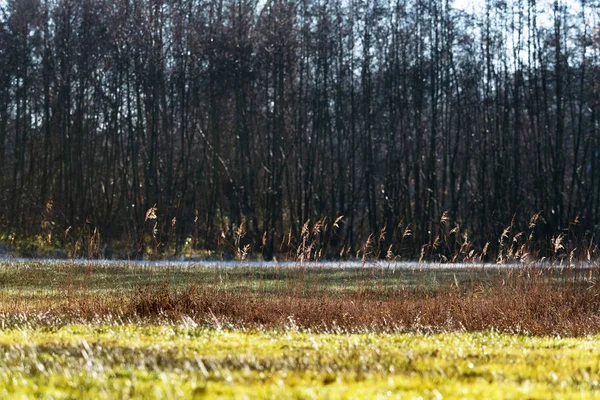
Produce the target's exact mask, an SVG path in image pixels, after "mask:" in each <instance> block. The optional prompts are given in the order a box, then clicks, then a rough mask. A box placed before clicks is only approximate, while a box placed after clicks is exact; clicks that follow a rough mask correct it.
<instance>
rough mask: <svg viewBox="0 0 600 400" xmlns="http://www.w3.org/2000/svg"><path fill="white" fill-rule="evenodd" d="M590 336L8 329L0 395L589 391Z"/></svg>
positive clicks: (594, 360)
mask: <svg viewBox="0 0 600 400" xmlns="http://www.w3.org/2000/svg"><path fill="white" fill-rule="evenodd" d="M599 345H600V337H598V336H593V337H581V338H563V339H561V338H556V337H527V336H517V335H503V334H498V333H490V332H488V333H472V334H469V333H446V334H436V335H422V334H373V333H363V334H342V333H319V334H315V333H310V332H297V331H291V330H287V331H256V330H248V331H230V330H217V329H207V328H201V327H195V326H190V325H184V324H164V325H133V324H132V325H66V326H62V327H52V326H45V327H42V326H40V327H35V328H33V327H15V328H10V329H5V330H4V331H3V334H2V335H1V336H0V347H1V348H2V353H3V356H2V357H1V359H0V387H1V389H0V395H2V396H3V397H6V396H15V397H16V396H22V395H25V396H29V397H35V396H42V397H47V398H50V397H55V398H68V397H73V396H75V397H84V398H91V397H99V398H102V397H104V398H115V397H117V398H119V397H121V398H123V397H125V398H129V397H138V398H161V397H165V396H166V397H188V398H193V397H201V396H206V397H207V398H213V397H219V396H221V397H234V398H272V397H276V398H376V397H381V398H386V397H390V396H391V397H401V398H406V397H412V396H417V395H420V396H424V397H426V398H436V397H440V396H442V397H444V398H464V397H467V398H481V397H482V396H483V397H486V398H490V397H496V398H522V397H529V398H552V397H555V398H557V397H563V398H564V397H575V396H576V397H578V398H594V397H597V396H599V395H600V388H599V386H598V382H599V381H600V346H599Z"/></svg>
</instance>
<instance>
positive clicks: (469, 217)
mask: <svg viewBox="0 0 600 400" xmlns="http://www.w3.org/2000/svg"><path fill="white" fill-rule="evenodd" d="M0 7H1V8H2V9H1V10H0V188H1V190H0V233H1V234H2V235H3V237H4V239H5V240H8V239H7V238H14V237H15V236H17V237H44V238H49V237H50V235H53V239H52V240H54V241H57V242H59V243H66V242H68V241H74V240H75V238H76V237H78V236H77V235H78V234H80V233H81V232H82V231H84V230H88V231H92V230H95V231H96V232H99V235H100V237H101V240H102V242H103V243H104V244H105V245H108V246H109V247H110V246H111V244H112V243H113V242H117V241H118V242H120V243H130V244H131V248H139V244H140V243H144V240H145V239H144V238H146V237H147V235H148V231H149V222H148V220H147V218H146V217H147V211H148V210H149V209H151V208H152V207H153V206H156V209H157V211H156V214H157V215H158V219H157V220H156V221H157V225H156V232H155V239H154V240H155V241H156V243H161V244H162V246H165V248H166V247H169V248H170V249H173V250H176V251H181V249H182V247H183V246H184V244H186V243H187V245H188V246H193V247H194V248H196V249H218V248H219V247H220V246H221V247H222V246H223V243H230V242H231V240H232V238H233V237H234V236H235V234H234V232H235V230H236V228H237V227H239V226H240V225H241V224H244V226H245V229H246V230H247V231H248V233H247V234H246V235H245V236H244V238H243V241H244V243H248V244H250V245H251V246H252V248H253V250H255V251H262V252H263V254H264V255H265V256H266V257H268V258H270V257H271V256H272V255H273V254H276V253H277V252H278V251H280V249H281V243H282V242H283V243H287V244H291V245H292V246H295V245H298V243H300V241H301V236H302V234H303V232H302V231H303V227H304V225H305V222H306V221H308V220H310V221H312V222H313V223H314V222H315V221H317V220H319V219H321V220H322V218H325V217H326V218H327V220H326V221H327V222H326V223H324V225H325V224H328V225H329V227H330V229H328V230H325V229H323V230H322V231H321V232H319V233H318V236H319V237H320V240H321V242H322V243H327V247H326V249H325V250H326V251H327V254H326V255H328V256H331V255H336V254H337V255H339V253H340V250H341V249H346V251H347V252H350V253H353V252H354V251H356V250H357V249H359V248H360V247H361V246H362V245H363V243H364V242H365V241H366V240H367V238H368V237H369V234H371V233H375V235H376V237H377V238H378V239H379V241H380V242H383V243H382V246H383V245H385V248H388V247H389V246H390V245H391V246H392V249H393V251H394V252H395V253H397V254H401V255H403V256H405V257H416V256H418V255H419V252H420V250H421V246H422V245H423V244H426V243H432V242H433V241H434V240H435V238H436V237H437V236H439V235H440V234H441V233H444V231H445V232H446V233H447V232H448V231H449V230H450V229H452V227H456V226H460V228H457V229H458V230H456V231H455V232H460V234H461V235H463V234H467V235H468V236H469V238H470V240H472V241H473V243H475V244H476V245H477V246H479V247H480V248H481V247H483V246H484V245H485V243H487V242H490V243H491V248H495V247H497V245H498V238H499V237H500V235H501V234H502V232H503V230H504V229H505V228H506V227H507V226H508V225H511V224H512V226H513V227H514V230H515V231H517V230H519V229H520V230H525V229H527V227H528V224H529V222H530V218H531V217H532V215H534V214H536V213H538V212H541V214H540V220H541V221H543V223H540V224H538V227H537V228H536V229H537V230H538V232H537V233H536V234H537V236H536V237H538V238H540V240H546V239H548V238H550V237H552V236H553V235H555V234H557V233H560V232H567V231H569V232H571V231H573V229H576V230H577V231H578V233H579V234H582V235H585V234H588V235H593V233H594V232H597V231H598V227H599V226H600V59H599V56H600V48H599V46H598V43H597V42H595V39H596V38H597V36H594V35H595V34H596V35H597V32H595V31H594V29H595V28H594V25H595V24H598V21H599V19H600V12H599V10H600V4H599V3H598V1H597V0H573V1H558V0H555V1H553V2H548V1H545V2H541V1H536V0H497V1H491V0H486V1H482V2H480V4H479V5H478V6H477V7H478V8H479V9H478V10H476V11H474V12H466V11H464V10H459V9H454V8H453V4H452V2H451V1H449V0H410V1H409V0H369V1H363V0H299V1H288V0H267V1H266V2H262V1H261V2H258V1H255V0H9V1H8V2H7V3H6V4H5V5H4V6H0ZM342 215H343V216H344V218H343V219H342V220H341V221H339V223H338V224H337V225H338V227H337V228H335V229H334V228H333V227H332V224H333V222H334V221H335V220H336V219H337V218H338V217H339V216H342ZM153 221H154V220H153ZM322 221H323V220H322ZM150 222H152V221H150ZM575 223H576V224H575ZM573 227H575V228H573ZM150 229H152V228H151V227H150ZM408 233H410V235H409V234H408ZM590 237H591V236H590ZM48 240H50V239H48ZM547 243H549V241H548V242H547ZM448 251H453V249H451V248H449V249H448ZM490 251H491V250H490Z"/></svg>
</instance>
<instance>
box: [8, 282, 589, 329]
mask: <svg viewBox="0 0 600 400" xmlns="http://www.w3.org/2000/svg"><path fill="white" fill-rule="evenodd" d="M0 312H1V313H2V315H3V317H4V320H5V321H8V322H10V321H15V320H19V319H22V320H27V319H28V318H30V317H34V316H37V317H36V318H38V320H39V321H41V322H43V321H42V320H44V319H47V320H48V321H51V323H57V321H65V322H67V321H68V322H73V321H82V322H85V321H92V320H99V319H100V320H102V319H103V318H107V317H109V318H111V319H115V318H116V319H118V320H120V321H129V320H149V321H159V320H168V321H177V320H181V319H182V318H185V319H186V320H190V319H191V320H193V321H195V322H196V323H199V324H201V325H217V326H225V327H235V328H238V327H246V328H275V329H279V328H290V327H291V328H298V329H311V330H313V331H325V330H340V331H357V330H368V331H463V330H466V331H481V330H489V329H495V330H499V331H503V332H514V333H529V334H536V335H553V334H560V335H568V336H578V335H585V334H596V333H600V285H599V284H598V283H597V282H594V281H592V282H578V283H576V284H575V283H571V284H566V283H565V284H560V285H556V284H552V283H543V282H535V283H522V284H511V285H510V286H509V285H493V286H488V287H478V288H470V289H468V290H459V289H458V288H457V287H454V286H451V285H448V286H446V287H443V288H437V289H435V290H427V289H425V288H423V289H410V290H395V289H386V290H375V289H365V290H354V291H346V292H341V293H339V292H332V291H315V293H310V292H309V291H307V292H302V291H301V289H300V288H295V287H292V288H288V289H285V290H280V291H276V292H272V293H257V292H254V291H251V290H248V289H240V288H237V289H228V290H222V289H218V288H211V287H200V286H197V285H190V286H188V287H186V288H184V289H176V288H172V287H169V286H168V285H159V286H147V287H143V288H139V289H136V290H134V291H132V292H130V293H128V294H106V293H105V294H94V293H78V294H72V295H71V296H69V297H66V298H60V299H56V298H47V299H36V300H35V301H32V300H31V299H19V298H16V297H14V298H13V297H3V298H1V299H0ZM40 315H43V318H40V317H39V316H40Z"/></svg>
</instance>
